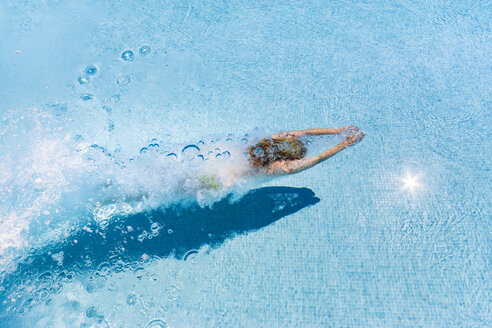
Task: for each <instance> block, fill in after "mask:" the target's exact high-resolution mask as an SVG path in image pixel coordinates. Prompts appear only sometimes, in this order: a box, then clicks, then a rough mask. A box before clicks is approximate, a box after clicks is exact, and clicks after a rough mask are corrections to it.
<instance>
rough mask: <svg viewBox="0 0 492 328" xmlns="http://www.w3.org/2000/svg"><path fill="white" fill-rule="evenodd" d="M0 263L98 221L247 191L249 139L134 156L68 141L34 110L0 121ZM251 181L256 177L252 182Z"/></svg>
mask: <svg viewBox="0 0 492 328" xmlns="http://www.w3.org/2000/svg"><path fill="white" fill-rule="evenodd" d="M1 124H2V132H1V133H0V145H1V152H0V216H1V225H0V264H2V263H3V264H6V263H7V262H8V259H9V256H8V254H10V255H12V256H13V255H14V254H16V251H17V254H19V252H18V251H19V250H20V249H22V248H25V247H28V248H36V247H43V246H45V245H46V244H48V243H50V242H59V241H60V240H61V239H63V238H66V237H68V236H70V234H71V233H73V231H77V230H80V229H82V228H83V227H84V226H86V224H87V223H89V222H90V223H93V222H92V221H96V223H97V224H98V226H99V227H100V229H102V230H104V228H105V227H106V226H108V224H109V223H110V222H111V220H112V219H113V218H114V217H115V216H118V215H131V214H135V213H139V212H142V211H146V210H151V209H156V208H159V207H167V206H171V205H173V204H176V203H180V204H181V205H184V206H186V204H188V203H193V204H196V203H198V204H199V205H200V206H202V207H203V206H212V205H213V204H214V203H215V202H216V201H218V200H220V199H222V198H223V197H225V196H226V195H227V194H229V193H231V192H232V193H234V194H235V195H236V196H237V197H236V198H235V199H237V198H239V197H240V196H241V195H242V194H244V193H245V192H246V191H247V190H249V189H250V187H251V183H252V179H251V178H252V173H253V172H252V171H251V169H248V167H249V166H248V163H247V157H246V153H245V149H246V147H247V146H248V144H250V143H251V142H254V141H255V140H257V138H255V137H249V136H246V137H245V136H241V137H239V138H233V137H232V136H229V137H227V138H213V139H204V140H200V141H198V142H196V143H194V144H188V145H177V144H174V145H173V144H169V143H168V144H165V143H164V142H163V141H161V140H159V139H153V140H152V141H151V142H150V143H149V144H148V145H147V146H145V147H143V148H142V149H141V150H140V152H139V154H137V155H136V156H134V157H132V158H119V157H118V154H117V153H115V154H112V153H111V152H109V151H108V150H106V149H105V148H104V147H101V146H99V145H96V144H90V143H87V142H84V141H81V138H80V137H79V136H72V135H71V134H70V133H68V132H67V131H65V130H64V129H63V128H62V127H61V126H60V125H59V124H60V122H57V121H56V118H55V117H53V116H51V115H48V114H46V113H44V112H43V111H42V110H39V109H31V110H29V111H24V113H22V114H19V113H18V112H13V111H11V112H8V113H7V114H5V115H4V116H3V117H2V120H1ZM253 180H254V179H253Z"/></svg>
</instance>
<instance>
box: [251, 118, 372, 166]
mask: <svg viewBox="0 0 492 328" xmlns="http://www.w3.org/2000/svg"><path fill="white" fill-rule="evenodd" d="M327 134H344V135H345V136H346V137H345V140H344V141H342V142H341V143H339V144H338V145H336V146H334V147H331V148H330V149H327V150H325V151H324V152H322V153H321V154H318V155H316V156H313V157H305V155H306V152H307V149H306V147H305V145H304V143H303V142H302V140H300V139H299V138H300V137H302V136H304V135H327ZM364 137H365V134H364V133H359V129H358V128H356V127H354V126H345V127H342V128H339V129H307V130H298V131H290V132H281V133H277V134H274V135H272V137H271V138H269V139H262V140H261V141H260V142H259V143H258V144H256V145H254V146H252V147H250V148H249V155H250V163H251V164H252V165H253V167H255V168H258V169H260V170H262V171H263V172H264V173H265V174H266V175H282V174H294V173H298V172H301V171H304V170H306V169H308V168H310V167H313V166H314V165H316V164H319V163H321V162H323V161H325V160H326V159H328V158H330V157H331V156H333V155H335V154H336V153H338V152H339V151H341V150H343V149H345V148H347V147H349V146H352V145H355V144H356V143H358V142H360V141H362V139H364Z"/></svg>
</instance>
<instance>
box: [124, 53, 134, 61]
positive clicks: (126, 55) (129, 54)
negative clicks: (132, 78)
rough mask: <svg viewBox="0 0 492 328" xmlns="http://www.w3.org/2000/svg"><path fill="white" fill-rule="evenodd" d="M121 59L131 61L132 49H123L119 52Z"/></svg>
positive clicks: (132, 57)
mask: <svg viewBox="0 0 492 328" xmlns="http://www.w3.org/2000/svg"><path fill="white" fill-rule="evenodd" d="M121 59H123V60H124V61H133V59H134V56H133V51H131V50H127V51H124V52H123V53H122V54H121Z"/></svg>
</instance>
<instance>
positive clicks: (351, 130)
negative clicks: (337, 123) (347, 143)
mask: <svg viewBox="0 0 492 328" xmlns="http://www.w3.org/2000/svg"><path fill="white" fill-rule="evenodd" d="M358 132H359V128H358V127H356V126H353V125H349V126H344V127H342V128H340V132H339V133H342V134H343V135H346V136H350V135H354V134H357V133H358Z"/></svg>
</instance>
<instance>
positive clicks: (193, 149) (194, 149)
mask: <svg viewBox="0 0 492 328" xmlns="http://www.w3.org/2000/svg"><path fill="white" fill-rule="evenodd" d="M199 151H200V148H198V146H196V145H188V146H186V147H184V148H183V150H182V151H181V153H182V154H185V155H187V156H190V155H195V154H197V153H198V152H199Z"/></svg>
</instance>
